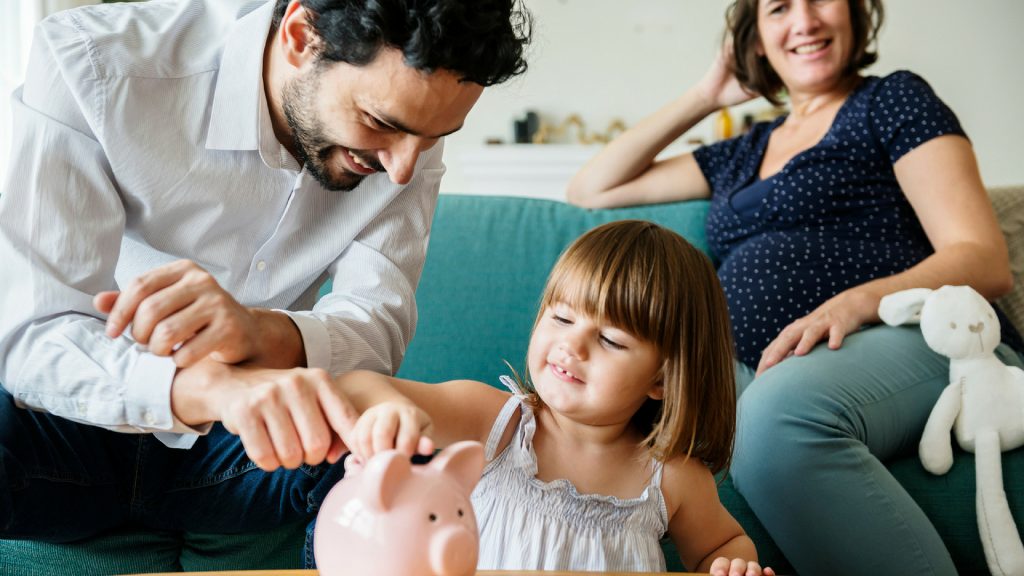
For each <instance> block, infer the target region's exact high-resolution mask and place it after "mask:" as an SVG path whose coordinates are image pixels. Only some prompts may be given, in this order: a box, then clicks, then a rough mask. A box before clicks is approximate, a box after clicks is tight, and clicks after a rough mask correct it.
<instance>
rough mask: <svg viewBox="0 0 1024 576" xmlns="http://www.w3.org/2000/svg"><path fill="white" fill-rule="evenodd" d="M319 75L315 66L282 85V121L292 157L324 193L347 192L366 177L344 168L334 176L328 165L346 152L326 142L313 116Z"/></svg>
mask: <svg viewBox="0 0 1024 576" xmlns="http://www.w3.org/2000/svg"><path fill="white" fill-rule="evenodd" d="M321 71H322V70H321V68H320V67H319V66H317V67H315V68H314V69H313V70H311V71H310V72H309V73H308V74H306V75H305V76H302V77H300V78H295V79H293V80H291V81H290V82H288V84H286V85H285V87H284V92H283V94H282V98H281V100H282V108H284V117H285V119H286V120H287V121H288V126H289V127H290V128H291V131H292V141H293V143H294V147H295V153H296V154H297V155H298V160H299V162H301V163H302V165H303V166H304V167H305V168H306V171H308V172H309V174H310V175H311V176H313V178H314V179H315V180H316V181H317V182H319V183H320V185H321V186H323V187H324V188H325V189H327V190H335V191H339V190H340V191H348V190H352V189H354V188H355V187H356V186H359V184H360V183H361V182H362V181H363V178H366V176H364V175H362V174H356V173H354V172H349V171H348V170H346V169H344V168H338V170H340V174H334V173H332V171H331V169H330V167H329V166H328V164H327V163H328V162H329V161H330V159H331V156H332V155H333V154H347V152H345V150H343V149H342V148H341V147H340V146H337V145H335V144H333V143H331V141H330V140H328V139H327V137H326V136H325V135H324V126H323V122H321V121H320V119H319V118H317V117H316V113H315V112H314V109H315V107H314V104H315V99H316V94H317V93H318V90H319V87H320V73H321ZM361 159H362V158H361ZM335 164H336V163H335ZM371 166H373V164H371ZM380 169H381V168H378V170H380Z"/></svg>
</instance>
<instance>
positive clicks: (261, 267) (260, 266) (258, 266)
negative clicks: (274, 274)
mask: <svg viewBox="0 0 1024 576" xmlns="http://www.w3.org/2000/svg"><path fill="white" fill-rule="evenodd" d="M256 269H257V270H259V271H260V272H263V271H264V270H266V269H267V263H266V261H264V260H260V261H259V262H257V263H256Z"/></svg>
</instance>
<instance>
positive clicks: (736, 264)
mask: <svg viewBox="0 0 1024 576" xmlns="http://www.w3.org/2000/svg"><path fill="white" fill-rule="evenodd" d="M784 119H785V118H784V117H783V118H778V119H776V120H775V121H773V122H763V123H759V124H755V125H754V127H753V128H752V129H751V131H750V132H748V133H747V134H745V135H743V136H741V137H738V138H733V139H731V140H726V141H723V142H719V143H717V144H713V145H711V146H705V147H702V148H699V149H698V150H696V151H695V152H694V156H695V157H696V160H697V163H698V164H699V165H700V168H701V170H702V171H703V173H704V177H705V178H706V179H707V181H708V182H709V183H710V185H711V191H712V194H711V209H710V213H709V216H708V221H707V235H708V241H709V243H710V246H711V251H712V253H713V255H714V256H715V258H716V259H717V260H718V261H719V262H720V265H719V269H718V274H719V278H720V279H721V281H722V286H723V288H724V289H725V293H726V297H727V299H728V303H729V313H730V315H731V317H732V325H733V331H734V334H735V337H736V347H737V354H738V356H739V358H740V360H741V361H743V362H744V363H746V364H748V365H750V366H757V363H758V361H759V360H760V357H761V351H762V350H763V349H764V348H765V347H766V346H767V345H768V344H769V343H770V342H771V341H772V340H773V339H774V338H775V337H776V336H777V335H778V334H779V332H780V331H781V330H782V329H783V328H785V327H786V326H787V325H788V324H789V323H790V322H792V321H793V320H796V319H797V318H800V317H802V316H804V315H806V314H808V313H809V312H811V311H812V310H814V309H815V308H817V307H818V306H819V305H820V304H822V303H823V302H825V301H826V300H828V299H829V298H831V297H832V296H834V295H836V294H838V293H839V292H842V291H843V290H845V289H847V288H850V287H852V286H856V285H859V284H863V283H865V282H868V281H870V280H873V279H875V278H880V277H884V276H890V275H893V274H897V273H899V272H902V271H903V270H906V269H907V268H910V267H911V266H913V265H915V264H917V263H918V262H920V261H921V260H923V259H924V258H925V257H927V256H928V255H930V254H931V253H932V247H931V244H930V243H929V242H928V238H927V237H926V236H925V233H924V230H923V229H922V227H921V224H920V223H919V222H918V220H917V217H916V216H915V215H914V212H913V210H912V209H911V207H910V203H909V202H908V201H907V198H906V196H904V194H903V192H902V190H900V187H899V184H898V183H897V181H896V175H895V173H894V172H893V164H894V163H895V162H896V161H897V160H899V159H900V158H901V157H902V156H903V155H904V154H906V153H907V152H910V151H911V150H913V149H914V148H915V147H916V146H918V145H920V144H922V143H924V142H927V141H928V140H931V139H932V138H936V137H938V136H942V135H945V134H956V135H960V136H965V137H966V135H965V134H964V131H963V129H961V127H960V123H959V122H958V121H957V118H956V116H955V115H954V114H953V112H952V111H951V110H950V109H949V108H948V107H947V106H946V105H945V104H944V103H943V102H942V101H941V100H940V99H939V98H938V96H936V95H935V92H934V91H932V89H931V87H930V86H929V85H928V83H927V82H925V81H924V79H922V78H921V77H920V76H917V75H916V74H913V73H911V72H907V71H900V72H895V73H893V74H890V75H888V76H886V77H884V78H879V77H874V76H872V77H867V78H865V79H864V80H863V81H862V82H861V83H860V85H859V86H858V87H857V88H856V89H855V90H854V91H853V93H851V94H850V96H849V97H848V98H847V99H846V101H845V102H844V103H843V105H842V107H841V108H840V109H839V112H838V113H837V114H836V117H835V119H834V120H833V123H832V126H831V127H830V128H829V130H828V132H827V133H826V134H825V136H824V137H823V138H822V139H821V141H820V142H818V144H816V145H814V146H812V147H811V148H809V149H807V150H805V151H803V152H801V153H799V154H797V155H796V156H795V157H793V158H792V159H791V160H790V161H789V162H788V163H787V164H786V165H785V166H784V167H783V168H782V170H780V171H779V172H778V173H776V174H774V175H773V176H771V177H770V178H767V179H765V180H760V179H759V177H758V170H759V168H760V165H761V159H762V157H763V156H764V152H765V148H766V147H767V145H768V137H769V135H770V134H771V132H772V130H774V129H775V128H776V127H777V126H779V125H780V124H781V123H782V122H783V120H784ZM1000 320H1001V323H1002V325H1003V331H1004V336H1003V338H1004V341H1007V342H1010V341H1013V342H1015V343H1016V342H1019V338H1017V335H1016V332H1015V331H1014V330H1013V328H1012V326H1011V325H1010V322H1009V320H1008V319H1007V318H1006V317H1005V316H1003V315H1000ZM1007 330H1009V332H1011V333H1012V335H1011V336H1010V337H1009V338H1008V335H1007Z"/></svg>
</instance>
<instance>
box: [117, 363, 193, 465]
mask: <svg viewBox="0 0 1024 576" xmlns="http://www.w3.org/2000/svg"><path fill="white" fill-rule="evenodd" d="M177 371H178V367H177V366H175V364H174V360H173V359H171V358H170V357H167V356H156V355H154V354H149V353H147V352H144V353H142V354H141V355H139V358H138V360H136V361H135V367H134V368H132V371H131V373H130V374H129V375H128V381H127V383H126V385H127V391H126V398H125V420H126V421H127V423H128V424H129V425H130V426H134V427H136V428H139V429H142V430H146V431H150V432H154V436H155V437H156V439H157V440H160V441H161V442H163V443H164V445H165V446H167V447H169V448H191V447H192V445H193V444H195V442H196V439H197V438H198V437H199V436H200V435H202V434H206V433H207V432H209V431H210V428H211V427H212V426H213V424H212V423H210V424H205V425H203V426H201V427H199V428H193V427H191V426H189V425H187V424H185V423H184V422H182V421H180V420H178V419H177V418H176V417H175V416H174V413H173V412H172V411H171V383H172V382H174V375H175V374H176V373H177Z"/></svg>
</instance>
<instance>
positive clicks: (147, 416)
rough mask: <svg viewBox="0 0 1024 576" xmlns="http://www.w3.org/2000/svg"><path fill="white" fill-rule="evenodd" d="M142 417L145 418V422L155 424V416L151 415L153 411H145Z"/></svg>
mask: <svg viewBox="0 0 1024 576" xmlns="http://www.w3.org/2000/svg"><path fill="white" fill-rule="evenodd" d="M142 418H143V420H145V421H146V424H149V425H150V426H152V425H154V424H156V417H155V416H153V413H152V412H146V413H145V414H144V415H143V416H142Z"/></svg>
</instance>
